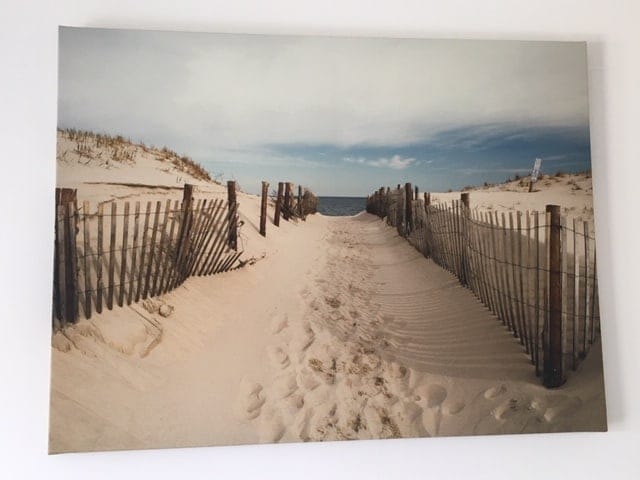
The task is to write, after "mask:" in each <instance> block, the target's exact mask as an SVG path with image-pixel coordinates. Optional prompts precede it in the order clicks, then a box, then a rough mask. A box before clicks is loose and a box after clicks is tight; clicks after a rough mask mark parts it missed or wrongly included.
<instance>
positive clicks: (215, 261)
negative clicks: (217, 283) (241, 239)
mask: <svg viewBox="0 0 640 480" xmlns="http://www.w3.org/2000/svg"><path fill="white" fill-rule="evenodd" d="M237 208H238V204H237V203H236V204H235V205H234V206H233V207H232V208H231V209H230V210H229V213H228V215H227V216H226V218H225V222H224V223H225V225H224V226H223V228H226V225H228V224H229V222H230V221H231V219H233V218H235V215H236V213H237ZM226 237H227V235H224V232H223V235H222V236H221V240H223V241H221V242H220V243H219V245H218V246H217V250H216V253H215V254H214V257H213V260H212V262H211V267H210V268H209V270H208V272H207V275H212V274H214V273H216V269H217V268H218V266H219V265H220V262H221V258H222V255H223V253H224V251H225V247H226V246H227V243H228V242H227V241H226V240H227V239H226Z"/></svg>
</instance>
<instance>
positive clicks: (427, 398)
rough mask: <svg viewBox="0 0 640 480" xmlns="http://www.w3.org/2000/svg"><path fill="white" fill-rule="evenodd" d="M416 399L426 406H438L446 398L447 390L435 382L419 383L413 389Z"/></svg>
mask: <svg viewBox="0 0 640 480" xmlns="http://www.w3.org/2000/svg"><path fill="white" fill-rule="evenodd" d="M414 392H415V394H416V395H417V396H418V397H419V398H418V399H417V400H418V401H419V402H421V403H423V404H424V405H426V407H427V408H434V407H439V406H440V405H442V403H443V402H444V401H445V399H446V398H447V390H446V389H445V388H444V387H443V386H442V385H438V384H437V383H433V384H431V385H421V386H419V387H417V388H416V389H415V391H414Z"/></svg>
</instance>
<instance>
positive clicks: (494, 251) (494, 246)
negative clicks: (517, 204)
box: [487, 212, 507, 325]
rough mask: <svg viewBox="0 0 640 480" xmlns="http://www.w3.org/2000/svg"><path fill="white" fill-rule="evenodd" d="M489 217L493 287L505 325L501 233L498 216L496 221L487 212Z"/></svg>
mask: <svg viewBox="0 0 640 480" xmlns="http://www.w3.org/2000/svg"><path fill="white" fill-rule="evenodd" d="M487 217H488V220H489V225H490V227H491V239H490V240H489V241H488V243H489V245H490V246H491V256H492V259H491V270H492V275H491V276H492V278H493V287H494V296H495V303H496V306H497V312H496V313H497V315H498V317H500V320H502V323H503V324H504V325H506V324H507V316H506V313H505V310H504V302H503V299H502V280H501V278H502V277H501V276H500V272H499V267H500V266H499V264H498V239H499V238H500V234H499V232H498V224H497V221H498V216H497V214H496V217H495V220H496V222H495V223H494V218H493V215H492V214H491V212H488V213H487Z"/></svg>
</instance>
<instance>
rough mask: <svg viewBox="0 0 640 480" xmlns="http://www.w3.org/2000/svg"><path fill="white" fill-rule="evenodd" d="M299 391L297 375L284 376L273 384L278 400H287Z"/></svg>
mask: <svg viewBox="0 0 640 480" xmlns="http://www.w3.org/2000/svg"><path fill="white" fill-rule="evenodd" d="M297 389H298V382H297V381H296V375H295V373H290V374H289V375H284V376H282V377H280V378H278V379H276V381H275V382H274V384H273V392H274V394H275V396H276V398H278V399H282V398H287V397H288V396H290V395H291V394H292V393H293V392H295V391H296V390H297Z"/></svg>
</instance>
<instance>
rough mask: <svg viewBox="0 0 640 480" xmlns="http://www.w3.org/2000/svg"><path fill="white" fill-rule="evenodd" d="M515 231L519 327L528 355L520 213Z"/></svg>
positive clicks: (519, 213)
mask: <svg viewBox="0 0 640 480" xmlns="http://www.w3.org/2000/svg"><path fill="white" fill-rule="evenodd" d="M516 231H517V237H516V238H517V242H516V249H517V254H516V262H517V263H518V267H517V273H518V285H517V290H518V299H519V301H520V304H519V310H520V325H521V327H522V337H523V338H522V341H523V345H524V349H525V352H527V353H529V334H528V332H527V317H526V309H525V298H524V276H525V274H526V273H527V270H526V269H525V268H523V267H524V265H523V260H522V258H523V255H522V212H520V211H518V212H516Z"/></svg>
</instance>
